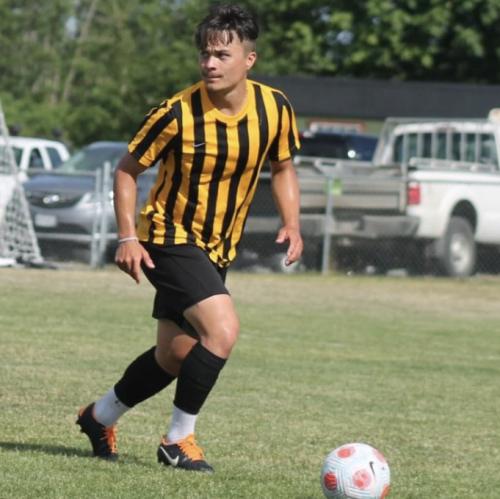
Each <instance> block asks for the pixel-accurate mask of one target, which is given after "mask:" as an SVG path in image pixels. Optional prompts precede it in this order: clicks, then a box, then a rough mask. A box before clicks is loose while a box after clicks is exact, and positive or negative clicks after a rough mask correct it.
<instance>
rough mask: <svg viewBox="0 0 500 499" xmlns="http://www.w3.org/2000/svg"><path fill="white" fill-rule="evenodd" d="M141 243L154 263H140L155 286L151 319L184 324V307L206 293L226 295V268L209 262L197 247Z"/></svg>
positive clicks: (187, 306)
mask: <svg viewBox="0 0 500 499" xmlns="http://www.w3.org/2000/svg"><path fill="white" fill-rule="evenodd" d="M142 245H143V246H144V247H145V248H146V250H147V251H148V253H149V255H150V256H151V258H152V260H153V262H154V264H155V268H154V269H150V268H149V267H146V266H145V265H144V264H143V265H142V270H143V272H144V274H146V277H147V278H148V279H149V281H150V282H151V284H152V285H153V286H154V287H155V289H156V295H155V299H154V306H153V317H154V318H155V319H170V320H172V321H174V322H176V323H177V324H178V325H179V326H181V327H184V326H185V324H186V321H185V319H184V316H183V313H184V310H186V309H187V308H189V307H191V306H192V305H195V304H196V303H199V302H200V301H202V300H204V299H205V298H209V297H210V296H214V295H220V294H226V295H227V294H229V292H228V290H227V289H226V286H225V284H224V282H225V279H226V272H227V269H226V268H220V267H218V266H217V265H216V264H215V263H213V262H212V261H211V260H210V259H209V258H208V255H207V254H206V253H205V252H204V251H203V250H202V249H201V248H198V247H197V246H194V245H189V244H178V245H172V246H158V245H156V244H150V243H142Z"/></svg>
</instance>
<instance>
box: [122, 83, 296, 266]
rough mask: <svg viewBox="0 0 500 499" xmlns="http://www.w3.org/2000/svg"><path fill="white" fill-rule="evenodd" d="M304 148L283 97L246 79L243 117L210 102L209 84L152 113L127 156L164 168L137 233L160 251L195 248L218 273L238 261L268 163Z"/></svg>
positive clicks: (287, 157)
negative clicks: (181, 246)
mask: <svg viewBox="0 0 500 499" xmlns="http://www.w3.org/2000/svg"><path fill="white" fill-rule="evenodd" d="M297 147H299V139H298V132H297V124H296V121H295V116H294V112H293V110H292V107H291V105H290V103H289V102H288V99H287V98H286V97H285V95H284V94H283V93H282V92H280V91H278V90H276V89H273V88H271V87H268V86H266V85H263V84H260V83H257V82H254V81H250V80H247V99H246V103H245V104H244V106H243V108H242V109H241V111H240V112H238V114H237V115H233V116H230V115H226V114H224V113H222V112H221V111H219V110H218V109H217V108H215V107H214V105H213V104H212V103H211V101H210V99H209V96H208V94H207V91H206V89H205V85H204V83H203V82H198V83H197V84H195V85H193V86H191V87H189V88H187V89H185V90H184V91H182V92H180V93H178V94H176V95H175V96H174V97H173V98H172V99H168V100H166V101H164V102H163V103H162V104H161V105H160V106H158V107H156V108H154V109H152V110H151V111H150V112H149V114H148V115H147V116H146V118H145V119H144V121H143V123H142V124H141V126H140V127H139V130H138V132H137V134H136V135H135V136H134V137H133V139H132V140H131V141H130V143H129V146H128V150H129V152H130V154H131V155H132V156H134V158H135V159H136V160H137V161H138V162H139V163H140V164H141V166H143V167H145V168H149V167H151V166H153V165H155V164H157V163H159V170H158V175H157V177H156V182H155V183H154V185H153V187H152V189H151V191H150V193H149V197H148V199H147V201H146V203H145V205H144V207H143V208H142V210H141V212H140V215H139V221H138V228H137V234H138V237H139V239H140V240H141V241H148V242H151V243H153V244H158V245H171V244H195V245H197V246H199V247H200V248H202V249H203V250H204V251H206V253H207V254H208V256H209V258H210V260H212V261H213V262H215V263H216V264H217V265H218V266H220V267H225V266H227V265H228V264H229V263H230V262H231V261H232V260H233V259H234V258H235V257H236V250H237V246H238V243H239V241H240V239H241V236H242V233H243V228H244V225H245V220H246V218H247V215H248V210H249V207H250V203H251V201H252V198H253V195H254V192H255V189H256V187H257V182H258V178H259V173H260V171H261V168H262V165H263V164H264V163H265V161H266V159H267V158H269V159H270V160H272V161H284V160H287V159H289V158H290V157H291V155H292V152H293V151H294V149H296V148H297Z"/></svg>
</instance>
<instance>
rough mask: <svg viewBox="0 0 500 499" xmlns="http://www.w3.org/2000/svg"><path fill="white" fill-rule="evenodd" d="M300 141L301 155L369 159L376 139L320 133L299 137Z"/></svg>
mask: <svg viewBox="0 0 500 499" xmlns="http://www.w3.org/2000/svg"><path fill="white" fill-rule="evenodd" d="M300 142H301V147H300V151H299V154H300V155H301V156H313V157H319V158H334V159H357V160H368V161H369V160H370V159H371V158H372V156H373V153H374V151H375V147H376V143H377V139H376V137H366V136H361V135H352V136H350V135H335V134H324V135H323V134H322V135H312V136H305V137H301V139H300Z"/></svg>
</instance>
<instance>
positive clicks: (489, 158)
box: [479, 133, 498, 166]
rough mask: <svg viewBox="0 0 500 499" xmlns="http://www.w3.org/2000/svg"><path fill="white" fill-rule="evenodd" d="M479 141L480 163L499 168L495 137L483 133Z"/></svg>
mask: <svg viewBox="0 0 500 499" xmlns="http://www.w3.org/2000/svg"><path fill="white" fill-rule="evenodd" d="M479 140H480V142H479V147H480V150H479V162H480V163H483V164H488V165H491V164H493V165H497V166H498V158H497V150H496V144H495V137H494V136H493V135H492V134H491V133H482V134H481V136H480V139H479Z"/></svg>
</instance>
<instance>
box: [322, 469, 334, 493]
mask: <svg viewBox="0 0 500 499" xmlns="http://www.w3.org/2000/svg"><path fill="white" fill-rule="evenodd" d="M323 482H324V484H325V487H326V488H327V489H328V490H335V489H336V488H337V477H336V476H335V473H333V472H332V471H329V472H328V473H325V476H324V477H323Z"/></svg>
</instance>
